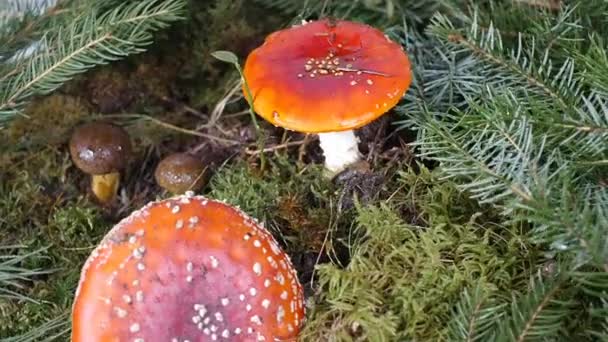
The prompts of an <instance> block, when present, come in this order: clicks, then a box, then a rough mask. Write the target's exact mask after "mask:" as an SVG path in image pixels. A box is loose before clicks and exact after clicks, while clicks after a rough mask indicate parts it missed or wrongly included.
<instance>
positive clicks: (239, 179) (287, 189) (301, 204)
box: [209, 156, 335, 251]
mask: <svg viewBox="0 0 608 342" xmlns="http://www.w3.org/2000/svg"><path fill="white" fill-rule="evenodd" d="M268 163H269V165H268V168H267V169H266V170H264V172H263V173H260V172H259V170H258V169H255V168H252V167H251V166H250V165H248V164H246V163H244V162H239V163H237V164H235V165H231V166H230V167H225V168H223V169H220V170H219V171H218V172H217V174H216V175H215V176H214V177H213V178H212V179H211V184H210V188H211V189H212V190H211V191H210V193H209V196H210V197H212V198H218V199H222V200H226V201H227V202H228V203H230V204H233V205H237V206H239V207H240V208H241V209H243V210H244V211H245V212H247V213H248V214H250V215H252V216H253V217H256V218H257V219H259V220H260V221H262V222H264V223H265V224H267V225H268V226H269V227H270V228H271V229H274V230H275V231H280V232H281V236H283V237H284V239H285V240H289V241H291V242H293V246H292V250H297V251H304V250H309V249H312V250H317V251H318V250H319V248H320V242H319V241H322V240H323V237H324V236H325V234H326V232H327V229H328V228H329V227H330V226H331V225H330V220H331V211H332V205H333V204H332V199H333V198H334V197H335V191H334V189H333V187H332V185H331V183H330V182H329V181H328V180H327V179H325V178H324V177H322V172H323V170H322V168H321V167H318V166H314V165H310V166H308V167H307V168H305V169H303V170H300V169H298V167H297V166H295V165H293V163H292V162H291V161H290V160H288V159H287V158H286V157H283V156H279V157H277V158H273V159H268Z"/></svg>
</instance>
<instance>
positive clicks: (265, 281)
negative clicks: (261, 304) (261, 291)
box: [264, 279, 271, 287]
mask: <svg viewBox="0 0 608 342" xmlns="http://www.w3.org/2000/svg"><path fill="white" fill-rule="evenodd" d="M270 284H271V283H270V279H266V280H264V287H270Z"/></svg>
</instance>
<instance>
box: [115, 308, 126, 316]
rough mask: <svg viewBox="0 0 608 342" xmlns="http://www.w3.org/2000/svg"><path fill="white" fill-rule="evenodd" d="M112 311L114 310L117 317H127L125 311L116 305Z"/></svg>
mask: <svg viewBox="0 0 608 342" xmlns="http://www.w3.org/2000/svg"><path fill="white" fill-rule="evenodd" d="M114 312H116V316H118V317H119V318H125V317H127V311H126V310H124V309H122V308H119V307H118V306H117V307H115V308H114Z"/></svg>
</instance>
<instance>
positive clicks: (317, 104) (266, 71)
mask: <svg viewBox="0 0 608 342" xmlns="http://www.w3.org/2000/svg"><path fill="white" fill-rule="evenodd" d="M244 77H245V80H246V81H247V85H248V86H249V89H250V90H251V94H252V97H253V99H252V100H253V108H254V109H255V111H256V112H257V113H258V114H259V115H260V116H262V117H263V118H264V119H266V120H267V121H269V122H271V123H272V124H274V125H277V126H281V127H283V128H286V129H290V130H294V131H299V132H304V133H318V135H319V140H320V143H321V148H322V149H323V153H324V155H325V166H326V168H327V169H328V170H329V171H331V172H333V173H336V172H339V171H341V170H343V169H344V168H346V167H347V166H348V165H350V164H352V163H354V162H356V161H357V160H359V158H360V152H359V149H358V146H357V143H358V141H357V138H356V137H355V134H354V132H353V130H354V129H356V128H359V127H361V126H364V125H366V124H368V123H369V122H371V121H373V120H374V119H376V118H378V117H379V116H381V115H382V114H384V113H385V112H387V111H388V110H389V109H391V108H392V107H393V106H395V105H396V104H397V103H398V102H399V100H400V99H401V97H402V96H403V94H404V93H405V91H406V90H407V89H408V87H409V85H410V82H411V71H410V63H409V59H408V57H407V55H406V53H405V52H404V51H403V49H402V47H401V46H400V45H398V44H396V43H394V42H392V41H391V40H390V39H389V38H388V37H387V36H385V35H384V34H383V33H382V32H381V31H379V30H377V29H374V28H372V27H370V26H368V25H364V24H359V23H355V22H349V21H341V20H319V21H314V22H309V23H304V24H302V25H299V26H295V27H292V28H288V29H285V30H282V31H278V32H275V33H273V34H271V35H269V36H268V37H267V38H266V40H265V42H264V44H263V45H262V46H260V47H258V48H257V49H255V50H254V51H253V52H252V53H251V54H250V55H249V56H248V57H247V61H246V63H245V68H244Z"/></svg>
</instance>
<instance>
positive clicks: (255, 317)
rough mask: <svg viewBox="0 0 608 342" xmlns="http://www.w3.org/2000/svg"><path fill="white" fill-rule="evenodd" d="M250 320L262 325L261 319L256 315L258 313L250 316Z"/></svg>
mask: <svg viewBox="0 0 608 342" xmlns="http://www.w3.org/2000/svg"><path fill="white" fill-rule="evenodd" d="M250 321H251V323H255V324H257V325H262V321H261V320H260V316H258V315H254V316H251V319H250Z"/></svg>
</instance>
